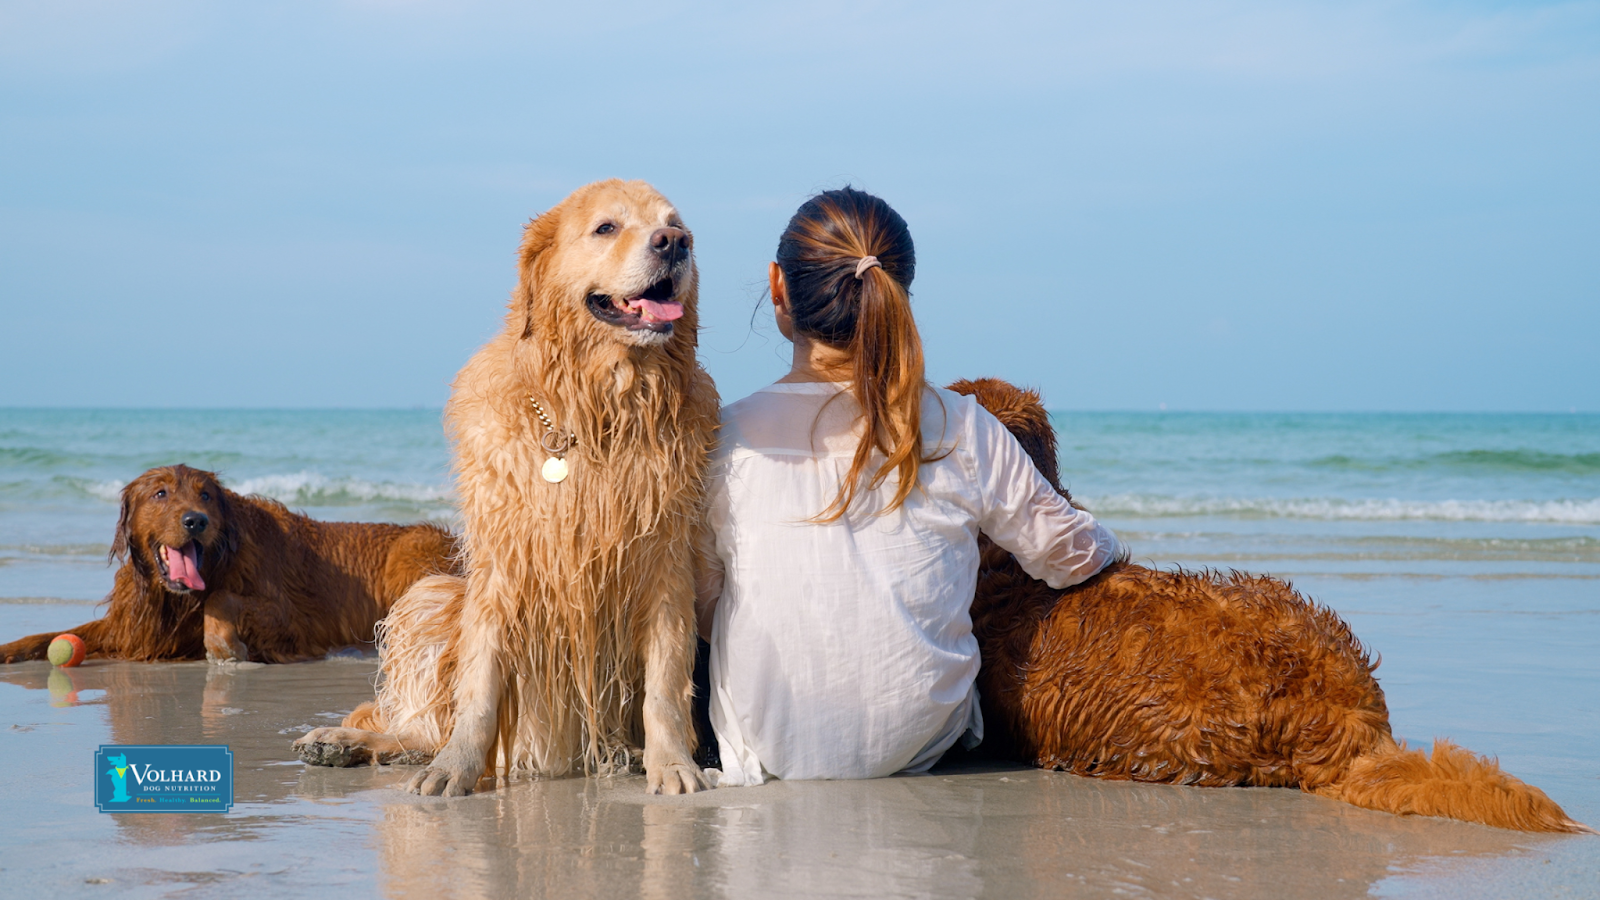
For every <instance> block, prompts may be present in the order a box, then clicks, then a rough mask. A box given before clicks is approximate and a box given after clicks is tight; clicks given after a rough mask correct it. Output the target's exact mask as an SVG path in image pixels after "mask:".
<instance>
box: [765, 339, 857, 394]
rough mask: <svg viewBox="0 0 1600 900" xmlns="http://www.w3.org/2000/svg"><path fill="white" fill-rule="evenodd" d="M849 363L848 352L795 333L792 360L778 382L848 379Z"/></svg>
mask: <svg viewBox="0 0 1600 900" xmlns="http://www.w3.org/2000/svg"><path fill="white" fill-rule="evenodd" d="M850 363H851V359H850V354H849V352H847V351H845V350H840V349H839V348H837V347H830V346H828V345H827V344H824V343H822V342H821V341H813V340H811V339H810V338H808V337H806V336H805V335H801V334H797V335H795V336H794V362H793V363H792V364H791V365H790V366H789V374H787V375H785V376H783V377H782V378H780V379H778V383H779V384H795V383H803V382H819V381H849V380H850V378H851V376H852V373H853V371H854V368H853V367H852V366H851V364H850Z"/></svg>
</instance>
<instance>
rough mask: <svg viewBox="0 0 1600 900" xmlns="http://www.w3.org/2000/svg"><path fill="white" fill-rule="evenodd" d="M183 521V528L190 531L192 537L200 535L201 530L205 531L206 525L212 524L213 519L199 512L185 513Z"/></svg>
mask: <svg viewBox="0 0 1600 900" xmlns="http://www.w3.org/2000/svg"><path fill="white" fill-rule="evenodd" d="M182 521H183V530H184V531H187V532H189V535H190V536H191V537H198V536H199V535H200V532H202V531H205V530H206V526H207V525H210V524H211V520H210V519H209V518H207V517H206V514H205V513H198V512H186V513H184V514H183V519H182Z"/></svg>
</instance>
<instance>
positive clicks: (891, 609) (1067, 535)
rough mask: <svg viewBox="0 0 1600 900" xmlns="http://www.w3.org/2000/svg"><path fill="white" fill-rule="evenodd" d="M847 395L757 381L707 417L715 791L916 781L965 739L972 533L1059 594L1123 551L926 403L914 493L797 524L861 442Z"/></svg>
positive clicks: (973, 654)
mask: <svg viewBox="0 0 1600 900" xmlns="http://www.w3.org/2000/svg"><path fill="white" fill-rule="evenodd" d="M845 387H846V386H845V385H841V384H833V383H821V384H817V383H803V384H774V385H771V386H770V387H767V388H764V389H762V390H760V391H757V392H756V393H754V394H752V395H750V396H749V397H746V398H745V399H743V400H740V401H739V402H737V403H734V404H732V405H729V406H726V407H724V408H723V410H722V429H721V432H720V443H719V446H718V449H717V451H716V453H715V454H714V455H713V458H712V465H711V485H710V506H709V516H708V522H707V526H708V527H707V532H706V536H705V538H704V539H703V540H702V577H701V585H700V590H699V592H700V595H701V598H702V602H705V601H714V602H715V604H716V606H715V614H714V618H713V620H712V635H711V685H712V695H711V721H712V725H713V727H714V729H715V731H716V736H717V741H718V743H719V744H720V746H721V753H722V765H723V771H722V774H721V776H720V778H719V783H720V784H724V785H747V784H760V783H761V782H762V781H764V780H765V779H766V778H768V777H777V778H784V779H820V778H876V777H880V776H884V775H891V774H894V773H896V772H902V771H913V772H915V771H924V770H926V769H927V768H928V767H929V766H931V765H933V763H934V762H935V761H936V760H937V759H938V758H939V756H940V755H941V754H942V753H944V751H945V750H947V749H949V748H950V746H951V745H952V744H953V743H955V741H956V740H957V739H958V738H960V737H961V735H962V733H963V732H966V731H968V730H970V731H972V732H973V735H974V739H977V738H981V737H982V734H983V723H982V720H981V717H980V715H979V712H978V702H977V689H976V687H975V684H974V682H975V680H976V678H977V674H978V664H979V658H978V642H977V639H976V638H975V637H974V636H973V634H972V617H971V611H970V610H971V605H972V597H973V591H974V589H975V588H976V586H977V578H978V532H979V531H980V530H981V531H983V532H984V533H985V534H987V535H988V536H989V537H990V538H991V539H992V540H993V541H994V542H995V543H997V544H999V545H1000V546H1001V547H1004V548H1005V549H1007V550H1009V551H1011V552H1012V553H1013V554H1015V556H1016V558H1017V561H1018V562H1019V563H1021V564H1022V567H1023V569H1025V570H1026V571H1027V572H1028V574H1030V575H1032V576H1034V577H1035V578H1039V579H1042V580H1043V581H1045V582H1046V583H1048V584H1049V585H1050V586H1051V587H1056V588H1062V587H1066V586H1068V585H1072V584H1077V583H1078V582H1080V581H1083V580H1085V579H1087V578H1089V577H1090V576H1091V575H1094V574H1095V573H1096V572H1098V571H1100V570H1101V569H1102V568H1104V567H1105V565H1106V564H1107V563H1108V562H1110V561H1111V560H1112V559H1114V558H1115V557H1116V555H1117V553H1118V552H1119V549H1120V545H1119V544H1118V542H1117V539H1116V536H1115V535H1113V534H1112V533H1111V532H1110V531H1109V530H1108V529H1106V528H1105V527H1104V526H1103V525H1101V524H1099V523H1098V522H1096V521H1095V520H1094V517H1093V516H1091V515H1089V514H1088V513H1087V512H1084V511H1082V510H1078V509H1074V508H1073V507H1072V506H1071V505H1070V504H1069V503H1068V502H1067V501H1066V500H1065V499H1063V498H1062V497H1061V495H1060V494H1058V493H1056V492H1055V491H1054V490H1053V489H1051V487H1050V484H1049V483H1048V482H1046V481H1045V480H1044V477H1043V476H1041V475H1040V474H1039V472H1038V470H1037V469H1036V468H1034V466H1033V463H1032V461H1031V460H1030V459H1029V458H1028V455H1027V453H1026V452H1025V451H1024V450H1023V449H1022V446H1021V445H1020V444H1018V443H1017V441H1016V439H1015V438H1014V437H1012V435H1011V433H1010V432H1009V431H1007V430H1006V429H1005V426H1003V425H1001V424H1000V422H999V421H998V420H996V419H995V418H994V416H993V415H991V414H990V413H989V412H988V411H987V410H985V409H983V408H982V407H981V406H979V405H978V404H977V403H976V402H974V401H973V400H972V398H970V397H964V396H961V395H959V394H955V393H952V392H950V391H943V390H938V391H936V390H933V389H929V390H928V392H927V393H926V394H925V395H924V399H923V405H922V423H923V450H924V455H928V456H935V455H939V454H945V455H944V456H943V458H941V459H938V460H937V461H935V462H929V463H924V464H923V465H922V467H921V470H920V473H919V477H918V481H919V482H920V488H919V489H917V490H914V491H913V492H912V493H911V495H910V497H909V498H907V500H906V502H905V503H904V504H903V505H902V506H901V507H900V508H899V509H897V510H895V511H893V512H890V513H887V514H882V515H878V514H877V513H879V512H880V511H881V510H882V509H883V508H884V507H886V506H887V505H888V503H889V502H890V501H891V500H892V499H893V497H894V491H895V480H894V479H893V478H892V477H891V478H890V479H888V480H887V481H886V482H885V483H884V484H882V485H880V486H879V487H878V489H877V490H875V491H872V492H870V493H865V494H864V495H858V499H857V501H856V504H855V505H854V507H853V508H852V509H851V511H850V513H849V514H848V515H847V516H845V517H844V518H842V519H840V520H838V521H835V522H831V523H826V524H819V523H817V522H814V521H808V520H810V519H812V518H814V517H815V516H817V514H818V513H821V512H822V511H823V510H825V509H827V508H828V506H829V505H830V504H831V503H832V502H833V501H834V498H835V497H836V496H837V494H838V491H839V486H840V484H841V483H842V482H843V479H844V478H845V476H846V475H847V473H848V472H849V470H850V463H851V459H852V457H853V455H854V453H855V448H856V442H857V440H858V439H859V438H858V435H859V432H860V424H859V422H858V421H857V414H858V407H857V405H856V402H855V399H854V397H853V396H852V395H851V394H850V392H849V391H848V390H844V388H845ZM879 463H880V464H881V457H880V458H879Z"/></svg>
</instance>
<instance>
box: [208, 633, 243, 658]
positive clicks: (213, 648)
mask: <svg viewBox="0 0 1600 900" xmlns="http://www.w3.org/2000/svg"><path fill="white" fill-rule="evenodd" d="M205 643H206V661H207V662H246V661H248V660H249V659H250V648H249V647H246V646H245V645H244V642H243V641H241V640H239V639H238V638H237V637H231V638H230V637H227V636H224V635H218V634H214V633H207V634H206V636H205Z"/></svg>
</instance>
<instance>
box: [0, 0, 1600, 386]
mask: <svg viewBox="0 0 1600 900" xmlns="http://www.w3.org/2000/svg"><path fill="white" fill-rule="evenodd" d="M580 6H582V7H583V8H578V7H580ZM591 7H592V8H591ZM0 137H3V140H0V165H3V168H4V171H5V175H4V177H3V178H0V406H18V405H25V406H57V405H65V406H212V407H215V406H229V407H241V406H242V407H250V406H289V407H296V406H413V405H424V406H437V405H439V404H441V403H442V402H443V400H444V398H445V396H446V393H447V390H448V388H447V384H448V381H449V379H450V378H451V376H452V375H453V374H454V372H455V370H456V369H457V368H459V367H460V365H461V364H462V363H463V362H465V360H466V359H467V357H468V356H469V355H470V354H471V353H472V351H473V350H474V348H475V347H476V346H477V345H478V344H479V343H481V342H482V341H483V340H484V339H485V338H486V337H487V336H488V335H490V334H491V333H492V332H493V331H494V330H495V329H496V328H497V327H498V324H499V317H500V314H501V311H502V306H503V303H504V300H505V297H506V295H507V292H508V290H509V289H510V287H511V284H512V283H513V280H514V271H513V253H514V250H515V247H516V244H517V239H518V236H519V232H520V228H521V225H522V224H523V223H524V222H525V221H526V220H527V219H528V218H529V217H530V216H532V215H534V214H536V213H537V212H539V211H540V210H542V209H544V208H546V207H548V206H550V205H551V204H553V203H555V202H556V201H558V200H559V199H560V198H561V197H562V196H564V195H565V194H566V193H567V192H568V191H570V190H571V189H572V188H574V187H577V186H578V185H580V184H583V183H585V182H588V181H591V180H594V179H597V178H604V177H609V176H622V177H628V178H644V179H647V180H649V181H651V182H653V183H654V184H656V185H657V186H658V187H659V188H660V189H661V190H662V191H663V192H665V193H666V194H667V196H669V197H670V198H672V200H673V201H674V202H675V203H676V204H677V205H678V207H679V208H680V210H681V211H682V212H683V214H684V216H685V218H686V220H687V221H688V223H689V224H690V226H691V227H692V228H693V229H694V230H695V233H696V238H697V248H698V251H699V255H700V266H701V272H702V291H701V307H702V311H703V317H704V319H705V321H706V323H707V331H706V333H705V335H704V339H703V342H702V345H703V347H704V361H705V363H706V366H707V367H708V368H709V369H710V371H711V373H712V374H713V375H714V376H715V377H716V378H717V381H718V384H719V386H720V387H721V390H722V392H723V394H724V396H725V397H727V398H730V399H731V398H734V397H738V396H743V395H744V394H746V393H748V392H749V391H751V390H753V389H755V388H757V387H759V386H760V385H762V384H765V383H766V382H768V381H770V380H772V379H773V378H776V377H777V376H778V375H779V374H781V373H782V371H783V370H784V366H785V363H784V360H785V359H786V358H787V346H786V345H785V344H783V342H782V340H781V339H780V338H778V337H777V335H776V333H775V329H774V328H773V327H772V324H771V318H770V316H764V315H756V316H753V315H752V313H753V312H754V311H755V309H756V308H757V305H758V302H759V299H760V286H761V283H762V279H763V277H764V266H765V263H766V261H767V260H768V259H769V258H770V257H771V254H772V252H773V248H774V246H775V245H776V240H777V235H778V233H779V231H780V230H781V228H782V226H783V224H784V222H785V221H786V219H787V218H788V216H789V214H790V213H791V212H792V211H793V210H794V208H795V207H796V206H797V205H798V204H799V203H800V202H801V201H802V200H804V199H805V197H806V196H808V195H809V194H810V193H812V192H814V191H816V190H818V189H822V188H828V187H834V186H838V185H841V184H844V183H847V182H848V183H853V184H855V185H857V186H860V187H864V188H866V189H869V190H872V191H874V192H876V193H879V194H881V195H882V196H884V197H885V198H886V199H888V200H889V201H890V202H891V203H893V204H894V205H895V206H896V207H897V208H898V209H899V210H900V211H901V212H902V213H903V214H904V215H905V217H906V218H907V220H908V221H909V222H910V223H911V227H912V233H913V235H914V236H915V238H916V240H917V246H918V256H919V260H918V270H917V282H916V284H915V285H914V286H913V293H914V297H915V304H916V309H917V312H918V317H919V322H920V323H921V325H922V329H923V334H924V337H925V339H926V341H927V345H928V358H929V375H930V377H931V378H934V379H936V380H939V381H944V380H948V379H951V378H955V377H960V376H975V375H1001V376H1004V377H1008V378H1011V379H1013V380H1017V381H1022V382H1026V383H1030V384H1033V385H1036V386H1039V387H1041V388H1043V389H1044V390H1045V393H1046V398H1047V400H1048V401H1049V402H1050V404H1051V405H1052V406H1053V407H1056V408H1063V409H1156V408H1158V407H1159V405H1160V404H1163V403H1164V404H1166V405H1167V407H1168V408H1170V409H1218V410H1221V409H1228V410H1234V409H1263V410H1553V411H1563V412H1564V411H1567V410H1569V409H1578V410H1588V411H1594V410H1600V251H1597V249H1596V248H1597V247H1600V163H1597V161H1600V2H1575V3H1548V4H1541V3H1516V4H1514V3H1411V2H1403V0H1394V2H1363V0H1351V2H1338V3H1299V2H1293V0H1270V2H1249V0H1241V2H1226V3H1217V2H1205V0H1198V2H1126V3H1118V4H1105V3H1048V4H1045V3H990V4H983V5H981V6H980V5H976V4H941V3H928V2H919V3H806V4H773V5H768V6H762V5H755V4H723V5H718V4H698V5H683V4H672V5H662V4H654V3H634V2H623V0H618V2H611V3H607V4H594V5H579V4H562V5H551V6H540V5H536V4H529V3H504V4H501V3H474V2H471V0H451V2H437V3H435V2H426V0H417V2H376V0H374V2H347V3H280V4H215V3H198V2H193V3H191V2H166V0H144V2H138V3H133V2H74V0H54V2H51V3H43V4H42V3H17V2H11V0H0ZM752 323H753V327H752Z"/></svg>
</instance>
